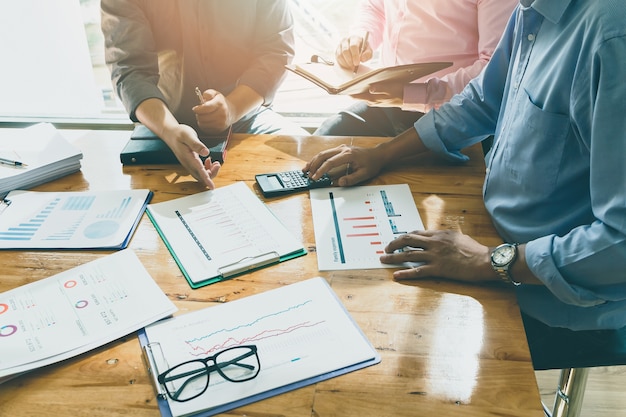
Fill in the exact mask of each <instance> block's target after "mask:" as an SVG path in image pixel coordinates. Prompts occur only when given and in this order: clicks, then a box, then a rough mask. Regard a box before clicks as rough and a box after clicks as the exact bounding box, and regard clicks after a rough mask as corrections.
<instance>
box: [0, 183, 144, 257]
mask: <svg viewBox="0 0 626 417" xmlns="http://www.w3.org/2000/svg"><path fill="white" fill-rule="evenodd" d="M151 196H152V193H151V192H150V190H108V191H107V190H103V191H76V192H73V191H61V192H43V191H21V190H20V191H11V192H10V193H9V194H8V195H7V196H6V198H5V199H4V201H2V202H1V203H0V249H122V248H124V247H126V245H127V244H128V242H129V240H130V237H131V235H132V232H133V231H134V230H135V228H136V226H137V224H138V222H139V220H140V219H141V216H142V215H143V213H144V211H145V208H146V205H147V204H148V202H149V201H150V197H151Z"/></svg>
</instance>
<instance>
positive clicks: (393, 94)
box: [351, 82, 404, 107]
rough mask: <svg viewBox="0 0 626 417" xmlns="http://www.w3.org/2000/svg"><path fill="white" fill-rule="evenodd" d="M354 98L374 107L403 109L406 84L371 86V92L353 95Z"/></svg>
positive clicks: (390, 83)
mask: <svg viewBox="0 0 626 417" xmlns="http://www.w3.org/2000/svg"><path fill="white" fill-rule="evenodd" d="M351 97H352V98H355V99H357V100H363V101H366V102H367V104H368V105H369V106H372V107H402V104H403V103H404V101H403V98H404V83H398V82H387V83H376V84H372V85H370V88H369V92H367V93H361V94H353V95H351Z"/></svg>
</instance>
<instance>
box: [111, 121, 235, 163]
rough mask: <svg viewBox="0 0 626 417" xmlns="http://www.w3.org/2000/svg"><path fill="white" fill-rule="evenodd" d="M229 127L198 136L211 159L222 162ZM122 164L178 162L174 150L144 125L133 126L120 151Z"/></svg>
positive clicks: (229, 132)
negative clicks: (214, 133) (216, 132)
mask: <svg viewBox="0 0 626 417" xmlns="http://www.w3.org/2000/svg"><path fill="white" fill-rule="evenodd" d="M230 134H231V129H230V128H229V129H228V130H226V131H224V132H223V133H221V134H218V135H213V136H199V139H200V140H201V141H202V143H204V144H205V145H206V146H207V147H208V148H209V150H210V151H211V160H212V161H213V162H215V161H218V162H220V163H222V164H223V163H224V160H225V159H226V146H227V145H228V140H229V139H230ZM120 161H121V162H122V164H123V165H151V164H178V163H179V162H178V160H177V159H176V156H175V155H174V152H172V150H171V149H170V148H169V146H167V144H166V143H165V142H163V141H162V140H161V138H159V137H158V136H157V135H156V134H155V133H154V132H152V131H151V130H150V129H148V128H147V127H146V126H144V125H141V124H138V125H136V126H135V129H134V130H133V133H132V134H131V135H130V140H129V141H128V143H127V144H126V146H125V147H124V149H123V150H122V152H121V153H120Z"/></svg>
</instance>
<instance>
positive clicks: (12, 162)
mask: <svg viewBox="0 0 626 417" xmlns="http://www.w3.org/2000/svg"><path fill="white" fill-rule="evenodd" d="M0 164H3V165H11V166H14V167H26V166H28V165H26V164H25V163H23V162H20V161H15V160H13V159H6V158H0Z"/></svg>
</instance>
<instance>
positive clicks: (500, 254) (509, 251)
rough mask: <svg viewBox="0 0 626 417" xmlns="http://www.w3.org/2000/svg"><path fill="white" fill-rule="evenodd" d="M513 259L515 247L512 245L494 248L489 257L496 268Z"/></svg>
mask: <svg viewBox="0 0 626 417" xmlns="http://www.w3.org/2000/svg"><path fill="white" fill-rule="evenodd" d="M513 258H515V246H513V245H510V246H508V245H507V246H501V247H499V248H496V250H494V251H493V254H492V255H491V259H492V260H493V263H494V264H496V265H498V266H502V265H506V264H508V263H509V262H511V261H512V260H513Z"/></svg>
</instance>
